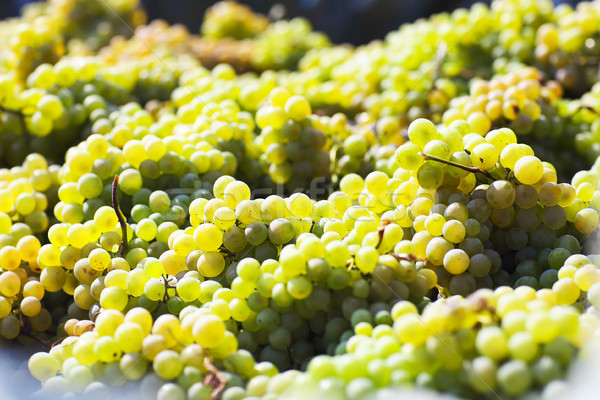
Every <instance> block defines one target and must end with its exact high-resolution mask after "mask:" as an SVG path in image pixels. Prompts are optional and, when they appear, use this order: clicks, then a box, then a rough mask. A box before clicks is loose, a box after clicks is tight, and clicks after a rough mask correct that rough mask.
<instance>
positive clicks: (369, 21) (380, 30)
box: [0, 0, 580, 45]
mask: <svg viewBox="0 0 600 400" xmlns="http://www.w3.org/2000/svg"><path fill="white" fill-rule="evenodd" d="M32 1H34V0H0V18H7V17H11V16H16V15H19V10H20V9H21V7H22V6H23V5H24V4H27V3H30V2H32ZM89 1H99V2H102V1H103V0H89ZM579 1H580V0H562V1H561V0H556V1H555V3H556V4H559V3H570V4H576V3H578V2H579ZM216 2H217V1H215V0H212V1H211V0H142V3H143V4H144V7H145V9H146V12H147V13H148V17H149V20H153V19H157V18H160V19H164V20H166V21H167V22H169V23H171V24H173V23H183V24H185V25H186V26H187V27H188V29H189V30H190V31H191V32H194V33H197V32H198V30H199V27H200V24H201V22H202V19H203V16H204V12H205V10H206V9H207V8H208V7H210V6H211V5H213V4H214V3H216ZM239 2H240V3H243V4H247V5H248V6H250V7H251V8H252V9H253V10H254V11H257V12H260V13H263V14H269V12H271V11H272V10H273V6H275V5H276V4H282V5H283V6H284V7H285V14H284V15H283V17H284V18H288V19H289V18H293V17H296V16H302V17H305V18H307V19H308V20H309V21H310V22H311V23H312V25H313V27H314V29H315V30H317V31H321V32H325V33H326V34H327V35H328V36H329V37H330V39H331V41H332V42H334V43H352V44H355V45H358V44H364V43H367V42H369V41H371V40H373V39H380V38H383V37H384V36H385V34H386V33H388V32H390V31H392V30H395V29H397V28H398V26H400V24H402V23H404V22H412V21H414V20H416V19H418V18H423V17H428V16H430V15H431V14H434V13H438V12H442V11H451V10H454V9H456V8H459V7H469V6H470V5H472V4H473V3H475V2H476V1H474V0H239ZM479 2H484V3H488V4H489V3H490V0H483V1H479ZM279 10H281V9H279ZM279 10H278V11H279Z"/></svg>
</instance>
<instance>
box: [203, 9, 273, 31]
mask: <svg viewBox="0 0 600 400" xmlns="http://www.w3.org/2000/svg"><path fill="white" fill-rule="evenodd" d="M268 26H269V19H268V18H267V17H266V16H264V15H261V14H257V13H255V12H253V11H252V9H251V8H250V7H247V6H244V5H242V4H238V3H236V2H235V1H221V2H219V3H216V4H215V5H214V6H212V7H210V8H209V9H208V10H206V14H205V15H204V21H203V22H202V26H201V27H200V33H201V34H202V36H206V37H210V38H215V39H222V38H226V37H230V38H233V39H236V40H242V39H246V38H252V37H255V36H256V35H258V34H259V33H261V32H263V31H264V30H265V29H267V27H268Z"/></svg>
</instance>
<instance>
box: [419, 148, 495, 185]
mask: <svg viewBox="0 0 600 400" xmlns="http://www.w3.org/2000/svg"><path fill="white" fill-rule="evenodd" d="M419 155H421V156H422V157H423V158H424V159H425V161H427V160H431V161H437V162H440V163H442V164H446V165H450V166H452V167H456V168H460V169H462V170H464V171H467V172H471V173H473V174H481V175H483V176H485V177H486V178H489V179H491V180H493V181H496V180H497V179H496V178H494V176H493V175H492V174H490V173H489V172H488V171H486V170H485V169H481V168H478V167H468V166H466V165H462V164H459V163H455V162H454V161H450V160H444V159H443V158H439V157H436V156H432V155H431V154H426V153H419Z"/></svg>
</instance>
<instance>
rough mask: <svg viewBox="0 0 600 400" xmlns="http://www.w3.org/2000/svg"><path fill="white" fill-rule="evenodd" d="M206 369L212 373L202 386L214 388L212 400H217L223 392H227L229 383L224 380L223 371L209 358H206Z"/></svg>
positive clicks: (211, 395) (207, 376)
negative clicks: (226, 387)
mask: <svg viewBox="0 0 600 400" xmlns="http://www.w3.org/2000/svg"><path fill="white" fill-rule="evenodd" d="M204 368H206V369H207V370H208V371H209V372H210V373H209V374H207V375H206V376H205V377H204V381H203V382H202V384H204V385H205V386H211V387H212V388H213V391H212V393H211V394H210V398H211V400H216V399H218V398H219V397H220V396H221V393H223V390H225V385H226V384H227V381H226V380H225V378H223V375H222V374H221V371H219V370H218V369H217V367H215V364H213V362H212V361H211V359H210V358H209V357H206V358H204Z"/></svg>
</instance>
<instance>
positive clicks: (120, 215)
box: [112, 175, 127, 257]
mask: <svg viewBox="0 0 600 400" xmlns="http://www.w3.org/2000/svg"><path fill="white" fill-rule="evenodd" d="M118 186H119V175H115V179H114V180H113V183H112V206H113V208H114V209H115V213H116V214H117V218H118V220H119V225H121V249H120V254H121V257H122V256H123V255H124V254H125V249H126V248H127V224H126V223H125V217H124V216H123V213H122V212H121V209H120V208H119V200H118V199H117V187H118Z"/></svg>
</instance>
